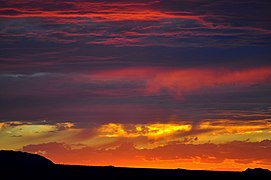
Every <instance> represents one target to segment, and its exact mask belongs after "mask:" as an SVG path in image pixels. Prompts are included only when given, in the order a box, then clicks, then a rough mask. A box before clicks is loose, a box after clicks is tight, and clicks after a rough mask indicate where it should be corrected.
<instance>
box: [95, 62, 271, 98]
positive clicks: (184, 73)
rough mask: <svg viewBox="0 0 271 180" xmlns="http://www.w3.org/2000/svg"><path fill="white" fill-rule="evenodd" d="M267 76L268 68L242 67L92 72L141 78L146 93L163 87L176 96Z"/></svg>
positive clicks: (113, 77) (269, 74)
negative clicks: (232, 68)
mask: <svg viewBox="0 0 271 180" xmlns="http://www.w3.org/2000/svg"><path fill="white" fill-rule="evenodd" d="M270 77H271V68H270V67H261V68H254V69H243V70H226V69H204V68H190V69H189V68H188V69H173V70H172V69H170V70H168V69H158V68H128V69H119V70H111V71H104V72H100V73H97V74H94V75H93V78H94V79H98V80H100V81H114V80H120V81H141V82H144V83H145V90H146V92H147V93H158V92H160V91H161V90H164V89H165V90H168V91H170V92H173V93H175V94H179V95H181V94H183V93H189V92H192V91H197V90H202V89H206V88H207V89H208V88H214V87H220V86H237V87H243V86H249V85H252V84H255V83H264V82H266V81H269V80H270Z"/></svg>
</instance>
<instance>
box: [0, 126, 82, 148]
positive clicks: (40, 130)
mask: <svg viewBox="0 0 271 180" xmlns="http://www.w3.org/2000/svg"><path fill="white" fill-rule="evenodd" d="M73 126H74V124H73V123H70V122H64V123H56V124H46V123H39V124H34V123H31V122H21V121H10V122H1V123H0V137H1V138H0V147H1V148H2V149H16V148H20V147H22V146H24V145H27V144H31V143H44V142H50V141H57V140H64V139H65V138H66V137H68V136H73V135H74V134H75V133H76V132H77V131H78V130H77V129H74V128H73Z"/></svg>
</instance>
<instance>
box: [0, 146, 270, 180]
mask: <svg viewBox="0 0 271 180" xmlns="http://www.w3.org/2000/svg"><path fill="white" fill-rule="evenodd" d="M0 163H1V164H0V177H1V178H0V179H10V180H13V179H25V180H28V179H53V180H54V179H99V180H100V179H117V180H120V179H131V180H132V179H140V180H141V179H148V180H150V179H168V180H171V179H192V178H201V179H219V178H220V179H229V178H233V179H258V178H260V179H266V180H267V179H268V180H270V179H271V171H269V170H266V169H247V170H246V171H243V172H225V171H198V170H184V169H144V168H119V167H112V166H106V167H97V166H74V165H59V164H54V163H52V162H51V161H50V160H48V159H46V158H44V157H42V156H39V155H35V154H29V153H23V152H14V151H0Z"/></svg>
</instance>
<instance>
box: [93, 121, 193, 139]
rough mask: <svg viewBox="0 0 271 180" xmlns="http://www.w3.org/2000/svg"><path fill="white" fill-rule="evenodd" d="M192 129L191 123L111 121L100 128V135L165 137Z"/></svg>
mask: <svg viewBox="0 0 271 180" xmlns="http://www.w3.org/2000/svg"><path fill="white" fill-rule="evenodd" d="M191 129H192V125H190V124H171V123H169V124H168V123H166V124H161V123H154V124H129V125H124V124H115V123H109V124H105V125H102V126H101V127H100V128H98V133H99V134H100V136H104V137H139V136H146V137H151V138H155V137H163V136H169V135H172V134H174V133H179V132H186V131H190V130H191Z"/></svg>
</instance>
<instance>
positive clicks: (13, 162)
mask: <svg viewBox="0 0 271 180" xmlns="http://www.w3.org/2000/svg"><path fill="white" fill-rule="evenodd" d="M0 163H1V164H0V165H1V166H3V165H4V166H8V167H15V166H18V167H36V166H39V167H48V166H52V165H53V164H54V163H53V162H52V161H50V160H49V159H46V158H45V157H43V156H40V155H38V154H31V153H26V152H21V151H4V150H1V151H0Z"/></svg>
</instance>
